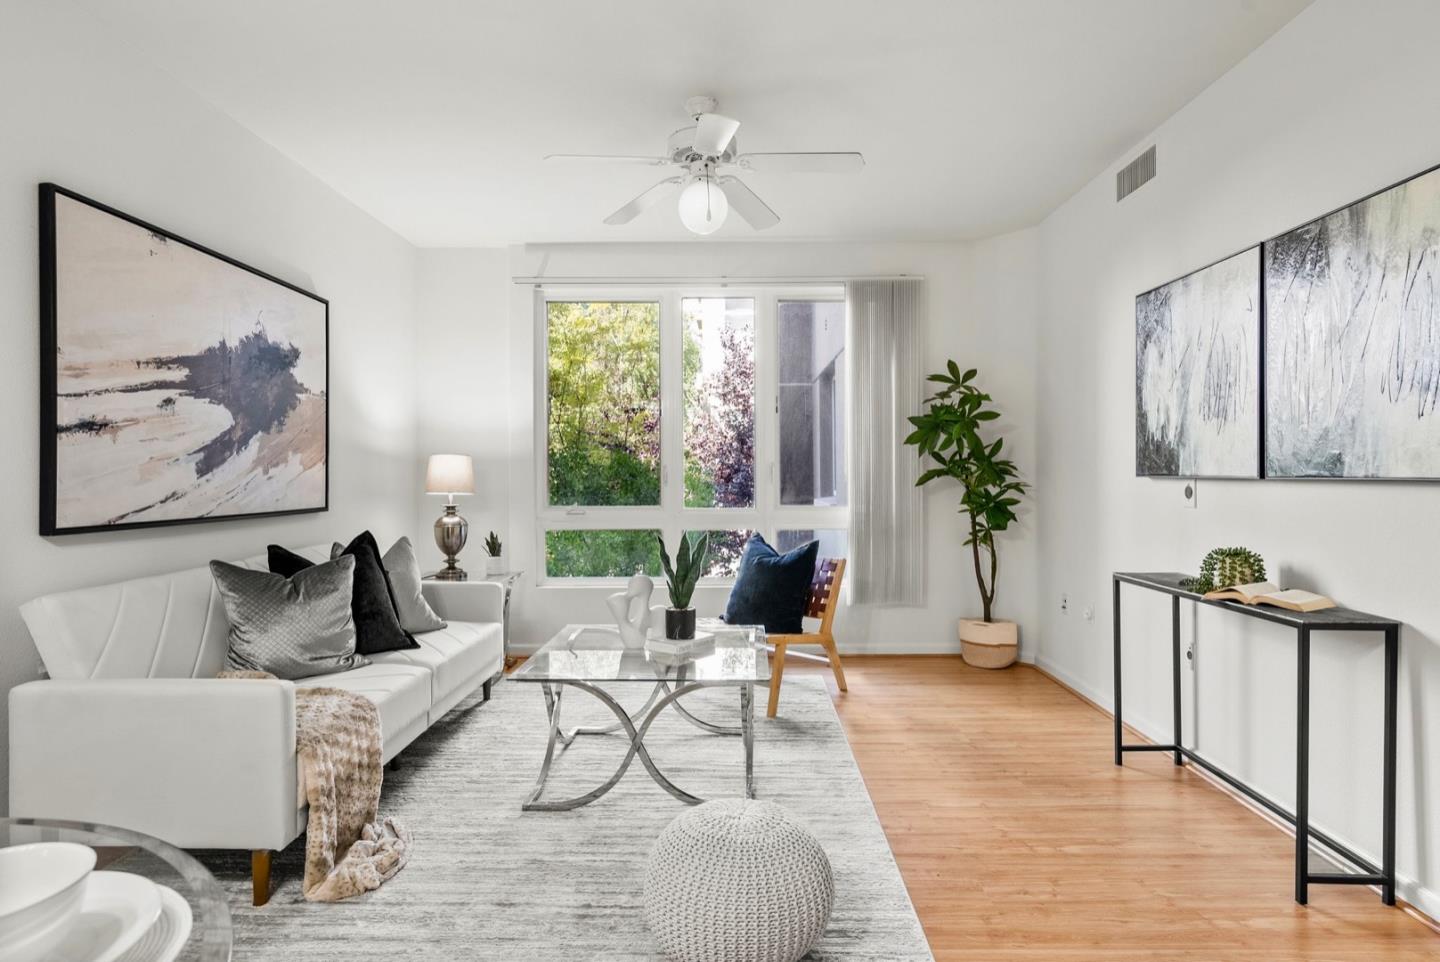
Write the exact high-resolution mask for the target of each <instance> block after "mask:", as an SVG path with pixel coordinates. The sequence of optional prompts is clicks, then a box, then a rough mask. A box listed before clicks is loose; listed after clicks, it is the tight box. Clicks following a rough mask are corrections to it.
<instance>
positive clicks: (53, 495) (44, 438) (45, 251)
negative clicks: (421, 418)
mask: <svg viewBox="0 0 1440 962" xmlns="http://www.w3.org/2000/svg"><path fill="white" fill-rule="evenodd" d="M61 197H64V198H68V199H69V200H72V201H75V202H77V203H80V204H83V205H85V206H87V207H90V208H93V209H94V210H96V211H99V212H102V213H104V214H107V215H109V216H111V217H114V218H118V219H119V220H122V221H125V222H127V223H129V224H132V225H134V226H136V227H139V228H141V229H143V230H145V231H148V232H149V233H151V234H154V235H157V236H158V237H160V238H164V239H165V240H166V241H167V242H174V243H177V244H180V245H183V246H185V247H187V248H190V249H192V250H194V251H196V252H198V253H200V254H202V255H205V256H207V257H210V258H214V259H215V260H216V261H219V262H221V263H223V264H225V265H228V266H229V267H232V268H235V269H237V270H240V271H245V272H247V273H249V274H252V275H254V276H256V277H259V278H261V279H263V280H265V281H267V282H269V283H271V284H275V285H277V286H279V287H281V288H284V289H286V290H289V291H291V292H294V293H296V294H299V295H302V296H304V297H306V298H309V299H311V300H313V301H315V302H316V303H318V304H319V305H320V306H321V308H322V309H323V312H324V321H323V323H324V344H325V360H324V377H325V406H324V407H325V410H324V432H325V438H324V463H325V472H324V488H323V497H322V501H321V503H320V504H319V505H318V506H313V507H302V508H287V509H283V510H276V511H257V512H246V513H228V514H215V515H210V514H206V515H198V516H194V517H184V518H166V519H160V520H152V521H136V522H125V521H121V522H116V523H109V524H85V525H69V526H66V525H61V524H60V523H59V519H58V518H57V490H58V483H59V476H58V450H59V442H60V438H59V434H58V428H59V424H58V416H57V405H58V402H59V397H58V385H59V364H60V355H59V343H60V342H59V335H60V330H59V327H60V316H59V298H58V290H59V264H58V251H57V225H56V202H57V199H58V198H61ZM38 199H39V215H40V216H39V258H40V271H39V279H40V291H39V294H40V297H39V304H40V396H39V434H40V492H39V494H40V497H39V516H40V517H39V530H40V534H41V536H43V537H52V536H57V535H70V534H92V533H98V532H109V531H133V530H137V529H146V528H158V527H172V526H178V525H190V524H204V523H213V522H221V521H236V520H245V519H255V518H274V517H283V516H291V515H302V514H317V513H321V512H325V511H328V510H329V509H330V302H329V301H328V300H326V299H325V298H323V297H321V296H319V295H318V294H315V293H314V292H312V291H308V290H306V289H304V288H302V287H300V286H298V285H296V284H292V283H291V282H289V281H286V280H284V279H283V278H279V277H276V276H275V275H273V274H269V273H266V272H265V271H262V270H260V269H258V268H256V267H252V266H251V265H249V264H246V263H244V262H242V261H239V260H236V259H235V258H233V257H229V256H227V255H225V254H222V253H220V252H219V251H216V250H214V249H212V248H209V247H206V246H205V245H203V244H199V243H196V242H195V241H192V240H189V239H187V238H185V237H182V236H180V235H179V234H176V233H175V232H173V231H170V230H167V229H165V228H163V227H159V226H157V225H155V224H152V223H149V222H148V221H144V220H141V219H140V218H138V217H135V216H132V215H130V214H127V213H125V212H123V211H120V210H117V209H116V208H114V207H111V206H109V205H107V204H103V203H101V202H100V201H97V200H94V199H92V198H90V197H86V196H85V195H83V194H80V193H77V192H75V191H73V190H69V189H67V188H64V187H61V186H59V185H58V184H54V183H48V182H47V183H42V184H40V185H39V191H38Z"/></svg>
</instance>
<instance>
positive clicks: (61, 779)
mask: <svg viewBox="0 0 1440 962" xmlns="http://www.w3.org/2000/svg"><path fill="white" fill-rule="evenodd" d="M296 777H297V776H296V767H295V686H294V685H293V684H292V683H290V682H288V681H272V680H255V679H244V680H241V679H214V678H117V679H88V680H78V681H57V680H50V681H34V682H29V683H27V684H24V685H20V686H18V687H16V688H14V689H12V690H11V692H10V814H11V815H15V816H21V817H31V818H63V819H74V820H77V821H88V822H100V823H102V824H107V825H117V826H120V827H121V828H129V829H134V830H137V831H141V832H147V833H149V834H151V835H154V836H156V837H157V838H161V839H163V840H165V841H167V842H170V843H171V844H173V845H178V846H181V847H183V848H246V849H267V848H268V849H280V848H284V847H285V845H286V844H288V843H289V842H290V841H291V840H292V839H293V838H295V836H296V834H297V818H296V812H297V806H296V787H295V782H296Z"/></svg>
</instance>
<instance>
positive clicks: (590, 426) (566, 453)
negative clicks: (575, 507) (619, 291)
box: [546, 302, 660, 505]
mask: <svg viewBox="0 0 1440 962" xmlns="http://www.w3.org/2000/svg"><path fill="white" fill-rule="evenodd" d="M547 322H548V331H547V334H548V340H547V353H548V371H547V380H548V384H549V414H548V424H547V428H548V439H549V440H548V450H547V452H546V454H547V460H548V463H549V472H548V474H549V478H548V480H549V488H550V503H551V504H581V505H658V504H659V503H660V308H659V305H658V304H655V303H644V302H642V303H624V302H619V303H571V302H564V303H560V302H555V303H551V304H550V305H549V312H548V317H547Z"/></svg>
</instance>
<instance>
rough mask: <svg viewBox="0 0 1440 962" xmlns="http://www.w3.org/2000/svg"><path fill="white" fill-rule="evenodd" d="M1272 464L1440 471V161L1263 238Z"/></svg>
mask: <svg viewBox="0 0 1440 962" xmlns="http://www.w3.org/2000/svg"><path fill="white" fill-rule="evenodd" d="M1265 301H1266V319H1265V330H1266V334H1265V367H1266V382H1265V383H1266V387H1265V409H1266V410H1265V433H1266V440H1265V473H1266V476H1267V477H1272V478H1379V479H1391V480H1405V479H1414V480H1419V479H1425V480H1431V479H1437V478H1440V170H1431V171H1429V172H1427V173H1424V174H1420V175H1419V176H1417V177H1414V178H1412V179H1410V180H1408V181H1405V182H1403V183H1401V184H1398V185H1396V186H1394V187H1390V188H1388V189H1386V190H1383V191H1381V192H1379V193H1377V194H1372V195H1371V196H1369V197H1367V198H1365V199H1364V200H1361V201H1358V202H1356V203H1354V204H1351V205H1350V206H1348V207H1345V208H1342V209H1340V210H1338V211H1336V212H1335V213H1333V214H1328V215H1326V216H1324V217H1321V218H1320V219H1318V220H1315V221H1311V222H1310V223H1308V224H1306V225H1304V226H1303V227H1298V228H1296V229H1295V230H1292V231H1290V232H1289V233H1286V234H1282V235H1280V236H1279V237H1277V238H1275V239H1274V240H1271V241H1268V242H1266V244H1265Z"/></svg>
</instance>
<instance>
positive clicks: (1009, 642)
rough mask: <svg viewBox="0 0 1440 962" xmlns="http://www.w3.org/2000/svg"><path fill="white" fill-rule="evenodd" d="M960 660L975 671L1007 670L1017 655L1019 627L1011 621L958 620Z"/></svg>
mask: <svg viewBox="0 0 1440 962" xmlns="http://www.w3.org/2000/svg"><path fill="white" fill-rule="evenodd" d="M956 634H958V635H959V636H960V657H962V658H964V659H965V664H967V665H972V666H974V667H976V668H1009V667H1010V666H1011V665H1013V664H1015V658H1016V657H1017V656H1018V655H1019V652H1020V626H1019V625H1017V624H1015V622H1013V621H981V620H980V619H978V618H961V619H960V624H959V626H958V627H957V629H956Z"/></svg>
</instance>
